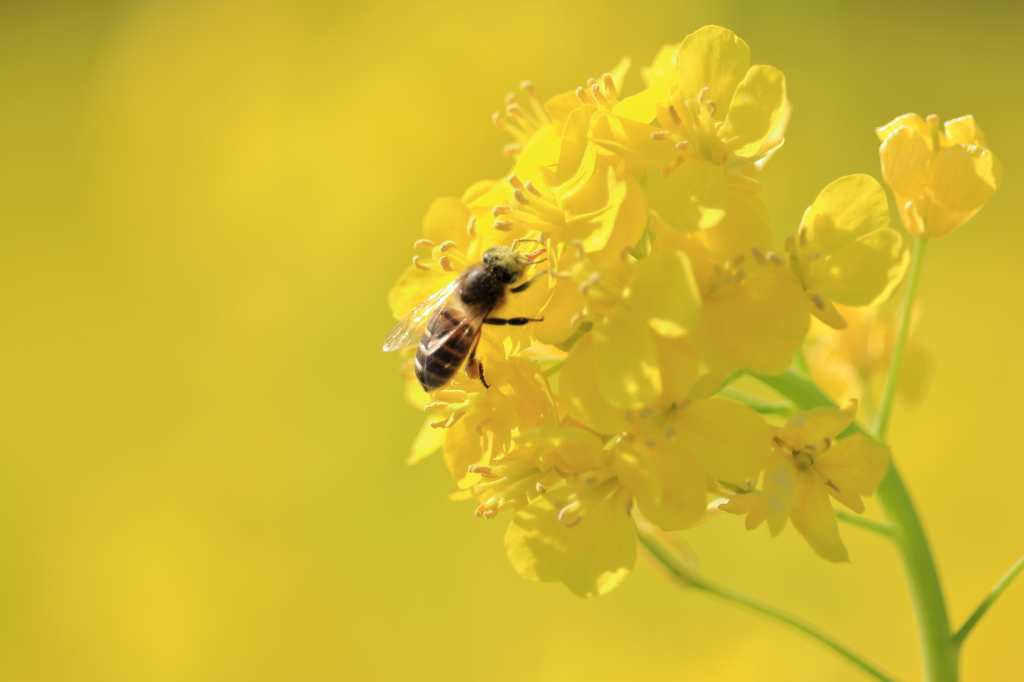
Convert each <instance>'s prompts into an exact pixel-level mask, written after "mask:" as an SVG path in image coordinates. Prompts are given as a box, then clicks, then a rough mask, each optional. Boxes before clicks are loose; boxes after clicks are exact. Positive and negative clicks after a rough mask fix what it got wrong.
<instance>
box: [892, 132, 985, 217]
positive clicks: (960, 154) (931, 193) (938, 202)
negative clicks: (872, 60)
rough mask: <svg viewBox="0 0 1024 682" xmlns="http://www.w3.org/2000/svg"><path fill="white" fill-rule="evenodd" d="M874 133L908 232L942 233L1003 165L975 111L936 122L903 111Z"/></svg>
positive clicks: (973, 208)
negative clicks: (986, 138) (982, 128)
mask: <svg viewBox="0 0 1024 682" xmlns="http://www.w3.org/2000/svg"><path fill="white" fill-rule="evenodd" d="M876 132H877V133H878V139H880V140H881V141H882V146H881V147H880V148H879V155H880V157H881V160H882V176H883V177H884V178H885V181H886V182H887V183H888V184H889V187H891V188H892V191H893V194H895V195H896V202H897V208H898V209H899V214H900V218H901V219H902V220H903V225H904V226H905V227H906V228H907V231H909V232H910V233H911V234H912V235H915V236H918V237H945V236H946V235H948V234H950V233H952V232H953V231H955V230H956V229H957V228H959V227H960V226H961V225H963V224H964V223H965V222H967V221H968V220H970V219H971V217H972V216H974V214H975V213H977V212H978V211H980V210H981V208H982V207H983V206H984V205H985V203H986V202H988V200H989V199H990V198H991V197H992V195H993V194H994V193H995V191H996V190H997V189H999V184H1000V183H1001V182H1002V179H1003V165H1002V163H1000V161H999V159H998V158H996V155H995V154H993V153H992V151H991V150H990V149H989V148H988V144H987V142H986V141H985V134H984V133H983V132H982V131H981V128H980V127H979V126H978V124H977V123H976V122H975V120H974V117H973V116H962V117H960V118H954V119H953V120H951V121H946V122H945V123H944V124H942V126H941V127H940V126H939V117H938V116H935V115H931V116H929V117H928V118H927V119H922V118H921V117H920V116H918V115H917V114H904V115H903V116H900V117H898V118H895V119H893V120H892V121H890V122H889V123H887V124H885V125H884V126H881V127H880V128H877V129H876Z"/></svg>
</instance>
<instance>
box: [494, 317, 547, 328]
mask: <svg viewBox="0 0 1024 682" xmlns="http://www.w3.org/2000/svg"><path fill="white" fill-rule="evenodd" d="M543 321H544V318H543V317H536V318H534V317H510V318H508V319H506V318H504V317H487V318H484V324H493V325H497V326H499V327H500V326H502V325H506V324H507V325H509V326H511V327H522V326H523V325H524V324H529V323H530V322H543Z"/></svg>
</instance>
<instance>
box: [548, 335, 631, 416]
mask: <svg viewBox="0 0 1024 682" xmlns="http://www.w3.org/2000/svg"><path fill="white" fill-rule="evenodd" d="M559 389H560V390H559V395H560V396H561V397H562V406H563V407H564V408H565V411H566V412H568V413H569V416H570V417H572V418H573V419H575V420H576V421H578V422H580V423H581V424H583V425H584V426H586V427H587V428H589V429H591V430H593V431H596V432H597V433H620V432H622V431H625V430H626V420H625V418H624V417H623V416H622V412H621V411H620V410H617V409H616V408H614V407H612V406H611V405H609V404H608V402H607V401H606V400H605V399H604V398H602V397H601V388H600V386H599V385H598V381H597V360H596V359H595V356H594V335H593V334H592V333H590V334H585V335H584V336H583V338H582V339H580V340H579V341H578V342H577V343H576V345H575V346H573V347H572V352H570V353H569V357H568V358H566V360H565V364H564V365H562V371H561V372H560V373H559Z"/></svg>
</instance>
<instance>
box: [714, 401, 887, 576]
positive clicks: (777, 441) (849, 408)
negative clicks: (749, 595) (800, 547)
mask: <svg viewBox="0 0 1024 682" xmlns="http://www.w3.org/2000/svg"><path fill="white" fill-rule="evenodd" d="M856 412H857V402H856V401H855V400H851V401H848V402H847V403H846V404H845V405H843V407H842V408H815V409H813V410H809V411H806V412H798V413H796V414H794V415H792V416H790V417H789V419H788V420H787V421H786V423H785V425H783V426H782V427H781V428H773V429H772V431H773V435H772V443H773V445H774V449H773V451H772V455H771V458H770V459H769V461H768V463H767V465H766V466H765V471H764V480H763V483H762V486H761V491H760V494H758V493H745V494H743V495H739V496H737V497H735V498H733V500H731V501H729V502H728V503H726V504H723V505H722V506H721V508H722V509H723V510H724V511H728V512H732V513H747V524H746V525H747V528H750V529H752V528H756V527H757V526H758V525H760V524H761V522H762V521H764V520H767V521H768V527H769V529H770V530H771V533H772V535H778V534H779V533H780V532H781V531H782V529H783V528H784V527H785V525H786V520H787V519H789V520H792V522H793V526H794V527H795V528H796V529H797V530H798V531H799V532H800V534H801V535H803V536H804V539H806V540H807V542H808V544H810V546H811V548H812V549H813V550H814V551H815V552H816V553H817V554H818V555H819V556H821V557H822V558H825V559H828V560H829V561H849V554H848V553H847V551H846V546H845V545H844V544H843V541H842V538H840V537H839V525H838V521H837V519H836V514H835V510H834V509H833V508H832V504H831V502H830V501H829V496H832V497H834V498H836V499H837V500H838V501H839V502H841V503H842V504H843V505H845V506H846V507H849V508H850V509H852V510H853V511H855V512H857V513H858V514H862V513H863V512H864V502H863V500H862V499H861V496H862V495H871V494H872V493H873V492H874V491H875V488H877V487H878V484H879V483H881V481H882V478H883V477H884V476H885V472H886V470H887V469H888V467H889V449H888V448H887V447H885V446H884V445H881V444H879V443H877V442H875V441H873V440H871V438H869V437H868V436H866V435H864V434H863V433H859V432H858V433H854V434H852V435H850V436H847V437H845V438H843V439H842V440H835V439H836V438H837V437H838V436H839V434H841V433H842V432H843V431H845V430H846V428H847V427H848V426H849V425H850V424H852V423H853V419H854V416H855V415H856Z"/></svg>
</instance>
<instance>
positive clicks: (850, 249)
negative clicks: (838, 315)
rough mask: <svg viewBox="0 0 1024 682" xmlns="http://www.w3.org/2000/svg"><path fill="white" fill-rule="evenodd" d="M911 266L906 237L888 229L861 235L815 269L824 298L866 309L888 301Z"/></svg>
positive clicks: (816, 265) (813, 267) (816, 283)
mask: <svg viewBox="0 0 1024 682" xmlns="http://www.w3.org/2000/svg"><path fill="white" fill-rule="evenodd" d="M909 265H910V253H909V251H908V250H907V249H905V248H904V247H903V239H902V237H900V235H899V233H898V232H896V230H890V229H889V228H887V227H886V228H881V229H878V230H875V231H874V232H869V233H867V234H864V235H861V236H860V237H858V238H857V240H856V241H854V242H852V243H849V244H847V245H846V246H844V247H843V249H842V250H840V251H839V252H838V253H835V254H833V255H832V256H830V257H828V258H826V259H824V260H823V261H822V262H821V264H820V265H819V264H818V263H813V264H812V266H811V267H812V272H814V275H813V281H814V288H815V289H817V291H818V292H819V293H820V294H822V295H823V296H825V297H826V298H828V299H831V300H832V301H835V302H836V303H841V304H843V305H850V306H865V305H875V304H879V303H882V302H884V301H886V300H887V299H888V298H889V297H890V296H891V295H892V293H893V292H894V291H895V290H896V288H897V287H898V286H899V285H900V282H902V281H903V275H904V274H905V273H906V271H907V267H908V266H909Z"/></svg>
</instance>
